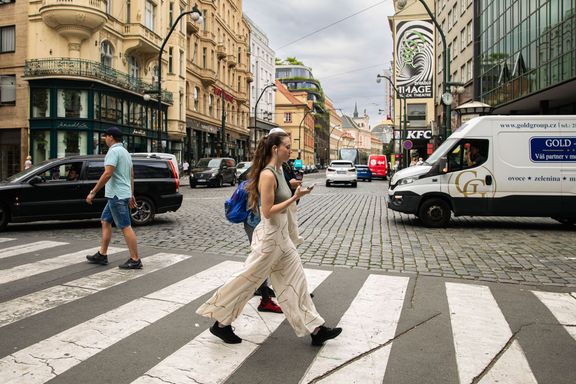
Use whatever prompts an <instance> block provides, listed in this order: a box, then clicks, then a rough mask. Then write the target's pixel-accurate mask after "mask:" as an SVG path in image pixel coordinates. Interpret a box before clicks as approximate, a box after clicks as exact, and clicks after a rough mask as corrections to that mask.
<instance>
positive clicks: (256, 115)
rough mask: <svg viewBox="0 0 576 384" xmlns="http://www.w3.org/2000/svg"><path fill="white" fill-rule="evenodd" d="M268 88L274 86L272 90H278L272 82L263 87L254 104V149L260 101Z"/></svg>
mask: <svg viewBox="0 0 576 384" xmlns="http://www.w3.org/2000/svg"><path fill="white" fill-rule="evenodd" d="M268 88H272V90H273V91H274V92H276V89H277V88H276V84H274V83H271V84H268V85H267V86H265V87H264V89H262V91H261V92H260V95H259V96H258V99H257V100H256V104H255V105H254V150H256V130H257V129H258V103H259V102H260V99H261V98H262V96H264V92H265V91H266V90H267V89H268Z"/></svg>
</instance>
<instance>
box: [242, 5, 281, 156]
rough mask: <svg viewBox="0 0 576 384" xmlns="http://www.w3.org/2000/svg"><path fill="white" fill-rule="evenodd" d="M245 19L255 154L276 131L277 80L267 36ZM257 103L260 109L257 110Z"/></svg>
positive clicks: (273, 55) (272, 52)
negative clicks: (251, 77) (261, 142)
mask: <svg viewBox="0 0 576 384" xmlns="http://www.w3.org/2000/svg"><path fill="white" fill-rule="evenodd" d="M244 18H245V19H246V21H247V22H248V24H249V25H250V43H249V47H250V71H251V72H252V74H253V75H254V81H253V82H252V84H251V88H250V125H249V129H250V135H251V137H252V139H253V140H252V143H253V144H252V148H251V149H252V151H253V150H254V146H255V143H257V142H258V140H259V139H260V138H261V137H262V136H264V135H266V134H267V132H268V131H270V129H272V128H274V127H275V126H276V124H275V123H274V120H275V119H274V111H275V109H276V108H275V103H276V98H275V96H274V92H275V90H276V88H275V87H273V86H270V85H273V84H274V81H275V77H276V69H275V66H276V64H275V58H276V53H275V52H274V50H273V49H272V48H270V45H269V41H268V36H266V34H265V33H264V31H262V29H260V28H259V27H258V26H257V25H256V24H255V23H254V22H253V21H252V20H250V18H249V17H247V16H246V15H244ZM256 103H258V106H257V108H256Z"/></svg>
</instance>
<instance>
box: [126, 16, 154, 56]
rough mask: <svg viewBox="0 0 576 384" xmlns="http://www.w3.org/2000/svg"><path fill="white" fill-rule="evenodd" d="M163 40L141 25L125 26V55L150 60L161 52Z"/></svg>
mask: <svg viewBox="0 0 576 384" xmlns="http://www.w3.org/2000/svg"><path fill="white" fill-rule="evenodd" d="M160 45H162V39H161V38H160V36H158V35H157V34H156V33H155V32H153V31H151V30H149V29H148V28H146V27H145V26H143V25H142V24H139V23H132V24H126V25H125V26H124V47H125V55H126V56H128V55H137V56H141V57H144V58H145V59H146V60H150V59H152V58H154V57H156V56H158V53H159V52H160Z"/></svg>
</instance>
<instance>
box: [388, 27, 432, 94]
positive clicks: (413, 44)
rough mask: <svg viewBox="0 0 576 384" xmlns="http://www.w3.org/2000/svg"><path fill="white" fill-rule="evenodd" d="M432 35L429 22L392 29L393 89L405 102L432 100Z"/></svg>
mask: <svg viewBox="0 0 576 384" xmlns="http://www.w3.org/2000/svg"><path fill="white" fill-rule="evenodd" d="M433 74H434V34H433V25H432V21H431V20H409V21H401V22H399V23H398V24H397V25H396V87H397V88H398V92H399V93H400V94H404V95H406V98H408V99H415V98H430V97H432V76H433Z"/></svg>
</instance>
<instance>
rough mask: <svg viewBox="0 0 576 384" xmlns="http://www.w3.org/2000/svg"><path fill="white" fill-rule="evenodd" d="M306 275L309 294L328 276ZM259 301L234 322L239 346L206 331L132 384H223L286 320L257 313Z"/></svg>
mask: <svg viewBox="0 0 576 384" xmlns="http://www.w3.org/2000/svg"><path fill="white" fill-rule="evenodd" d="M305 273H306V278H307V281H308V287H309V289H310V290H311V291H312V290H314V289H315V288H316V287H317V286H318V285H320V283H322V281H324V280H325V279H326V278H327V277H328V276H329V275H330V273H331V272H329V271H321V270H317V269H306V270H305ZM259 301H260V298H259V297H255V298H253V299H252V300H250V301H249V302H248V304H247V305H246V307H245V308H244V311H243V312H242V315H240V317H238V319H236V321H235V322H234V325H233V326H234V328H235V329H236V331H235V332H237V334H238V335H240V336H241V337H242V339H243V341H242V343H240V344H234V345H232V346H230V345H228V344H225V343H223V342H222V341H221V340H220V339H218V338H216V337H215V336H214V335H212V334H211V333H210V331H209V330H206V331H204V332H202V333H201V334H200V335H198V336H197V337H196V338H194V339H193V340H192V341H191V342H189V343H188V344H186V345H185V346H183V347H182V348H180V349H179V350H178V351H176V352H174V353H173V354H172V355H170V356H168V357H167V358H166V359H164V360H163V361H162V362H160V363H159V364H158V365H156V366H155V367H153V368H152V369H150V370H149V371H148V372H146V373H145V374H144V375H143V376H141V377H139V378H138V379H136V380H135V381H133V384H165V383H166V382H172V383H179V384H184V383H199V382H202V383H211V384H216V383H222V382H224V381H225V380H226V379H227V378H228V377H229V376H230V375H231V374H232V373H233V372H234V371H235V370H236V369H237V368H238V367H239V366H240V365H241V364H242V362H243V361H245V360H246V359H247V358H248V357H249V356H250V355H251V354H252V353H254V351H256V350H257V349H258V347H259V346H260V344H261V343H263V342H264V341H265V340H266V339H267V338H268V336H270V335H271V334H272V332H274V331H275V330H276V329H277V328H278V327H279V326H280V324H282V322H283V321H284V320H285V319H286V318H285V316H284V315H282V314H277V313H261V312H258V310H257V307H258V303H259Z"/></svg>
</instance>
